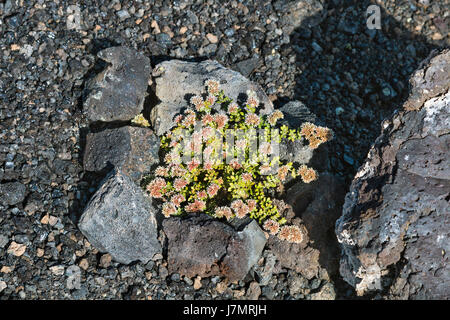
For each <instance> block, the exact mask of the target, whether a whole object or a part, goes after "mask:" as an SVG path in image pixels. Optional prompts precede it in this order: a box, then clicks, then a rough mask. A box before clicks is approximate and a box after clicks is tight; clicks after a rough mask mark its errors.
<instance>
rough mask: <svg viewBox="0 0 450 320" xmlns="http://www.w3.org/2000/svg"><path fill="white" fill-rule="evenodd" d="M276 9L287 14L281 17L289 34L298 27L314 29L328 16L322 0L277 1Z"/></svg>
mask: <svg viewBox="0 0 450 320" xmlns="http://www.w3.org/2000/svg"><path fill="white" fill-rule="evenodd" d="M274 7H275V8H276V9H277V10H279V11H284V12H287V14H285V15H283V16H282V17H281V24H282V26H283V29H284V30H285V32H287V33H291V32H292V31H293V30H294V29H295V28H297V27H300V26H302V27H314V26H316V25H318V24H319V23H320V22H322V20H323V19H324V17H325V16H326V10H325V9H324V4H323V1H322V0H295V1H284V0H278V1H275V3H274Z"/></svg>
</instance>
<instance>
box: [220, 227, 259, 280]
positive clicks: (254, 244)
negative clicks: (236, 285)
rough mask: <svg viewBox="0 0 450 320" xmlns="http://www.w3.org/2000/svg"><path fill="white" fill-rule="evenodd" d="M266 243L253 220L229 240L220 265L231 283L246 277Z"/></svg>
mask: <svg viewBox="0 0 450 320" xmlns="http://www.w3.org/2000/svg"><path fill="white" fill-rule="evenodd" d="M266 242H267V239H266V237H265V235H264V232H263V231H262V230H261V228H260V227H259V225H258V223H257V222H256V221H255V220H252V222H250V223H249V224H248V225H247V226H246V227H245V228H244V230H242V231H239V232H237V233H236V234H235V235H234V236H233V237H232V238H231V241H230V242H229V243H228V247H227V254H226V256H225V258H224V259H223V263H222V266H223V267H224V268H225V270H227V272H226V274H227V276H228V278H229V279H230V280H231V281H235V280H242V279H243V278H244V277H245V276H246V275H247V273H248V271H249V270H250V268H251V267H253V266H254V265H255V264H256V263H257V262H258V260H259V257H260V256H261V253H262V251H263V249H264V246H265V245H266Z"/></svg>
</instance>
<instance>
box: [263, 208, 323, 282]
mask: <svg viewBox="0 0 450 320" xmlns="http://www.w3.org/2000/svg"><path fill="white" fill-rule="evenodd" d="M274 203H275V204H276V205H277V207H278V210H279V211H280V213H281V214H282V215H283V216H284V217H286V219H287V221H288V223H289V224H293V225H296V226H298V227H299V228H300V230H301V233H302V241H301V242H300V243H289V242H287V241H283V240H280V239H278V237H276V236H270V237H269V241H268V248H270V250H271V251H272V252H273V254H274V255H275V256H276V258H277V260H278V261H279V262H280V263H281V265H282V266H283V267H285V268H289V269H292V270H294V271H296V272H298V273H300V274H302V275H303V276H304V277H305V278H307V279H309V280H311V279H313V278H314V277H320V276H321V275H322V274H323V273H324V271H325V270H324V269H323V268H322V267H321V265H320V263H319V257H320V252H319V250H317V249H315V248H313V247H312V246H311V244H312V243H311V240H310V237H309V233H308V230H307V229H306V227H305V224H304V223H303V221H302V219H301V218H299V217H295V212H294V211H293V209H292V206H291V205H289V204H287V203H284V202H281V201H278V200H275V201H274ZM325 276H326V277H327V278H328V276H327V275H326V271H325Z"/></svg>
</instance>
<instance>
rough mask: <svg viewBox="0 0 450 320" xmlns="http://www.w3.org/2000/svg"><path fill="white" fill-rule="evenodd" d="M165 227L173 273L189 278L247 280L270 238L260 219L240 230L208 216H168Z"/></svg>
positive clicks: (168, 259) (170, 268) (169, 260)
mask: <svg viewBox="0 0 450 320" xmlns="http://www.w3.org/2000/svg"><path fill="white" fill-rule="evenodd" d="M163 230H164V233H165V234H166V236H167V239H168V252H167V255H168V256H167V261H168V268H169V272H177V273H179V274H180V275H183V276H187V277H193V276H197V275H198V276H200V277H208V276H212V275H216V276H217V275H222V276H225V277H227V279H229V280H230V281H231V282H237V281H239V280H243V279H244V277H245V276H246V275H247V273H248V272H249V270H250V268H251V267H253V265H255V264H256V262H257V261H258V260H259V258H260V255H261V253H262V250H263V248H264V246H265V244H266V241H267V240H266V237H265V235H264V232H263V231H262V230H261V228H260V227H259V225H258V224H257V222H256V221H251V222H250V223H249V224H247V225H246V226H245V227H244V228H243V230H241V231H237V230H235V229H234V228H233V227H231V226H229V225H227V224H225V223H222V222H220V221H217V220H215V219H213V218H211V217H209V216H206V215H192V216H190V217H188V218H185V219H183V218H170V219H166V220H164V221H163Z"/></svg>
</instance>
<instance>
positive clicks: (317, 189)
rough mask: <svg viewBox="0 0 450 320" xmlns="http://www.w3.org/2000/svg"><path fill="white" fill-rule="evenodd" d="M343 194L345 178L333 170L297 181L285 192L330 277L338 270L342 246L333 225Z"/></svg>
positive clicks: (287, 200) (340, 211)
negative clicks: (340, 246) (306, 180)
mask: <svg viewBox="0 0 450 320" xmlns="http://www.w3.org/2000/svg"><path fill="white" fill-rule="evenodd" d="M344 197H345V187H344V184H343V181H342V180H341V179H339V178H337V177H336V176H333V175H330V174H321V175H320V176H319V179H317V180H316V181H313V182H311V183H308V184H306V183H303V182H298V183H296V184H295V185H293V186H292V187H290V188H289V189H288V190H287V192H286V202H287V203H289V204H290V205H292V208H293V211H294V213H295V215H296V216H297V217H300V218H301V219H302V221H303V223H304V225H305V227H306V229H307V230H308V234H309V237H310V239H311V240H312V243H313V244H312V245H311V246H312V247H313V248H315V249H317V250H318V251H319V263H320V266H321V267H322V268H324V269H325V270H326V271H327V273H328V274H329V275H330V276H331V277H334V276H337V275H338V274H339V256H340V248H339V243H338V242H337V239H336V236H335V234H334V226H335V223H336V220H337V219H338V218H339V217H340V215H341V213H342V205H343V203H344Z"/></svg>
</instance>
